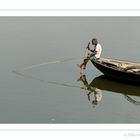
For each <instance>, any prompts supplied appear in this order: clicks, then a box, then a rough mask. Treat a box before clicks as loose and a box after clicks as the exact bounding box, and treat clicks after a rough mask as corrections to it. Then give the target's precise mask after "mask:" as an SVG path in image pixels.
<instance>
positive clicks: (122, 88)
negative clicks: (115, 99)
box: [90, 75, 140, 105]
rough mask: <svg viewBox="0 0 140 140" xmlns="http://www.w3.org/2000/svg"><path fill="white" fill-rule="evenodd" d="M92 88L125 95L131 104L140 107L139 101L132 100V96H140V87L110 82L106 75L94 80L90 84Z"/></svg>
mask: <svg viewBox="0 0 140 140" xmlns="http://www.w3.org/2000/svg"><path fill="white" fill-rule="evenodd" d="M90 86H93V87H96V88H99V89H101V90H106V91H110V92H114V93H120V94H123V95H124V96H125V98H126V99H127V100H128V101H130V102H131V103H133V104H135V105H140V102H139V101H136V100H134V99H133V98H132V96H140V87H139V86H137V85H130V84H126V83H120V82H117V81H113V80H108V79H107V77H106V76H105V75H102V76H99V77H96V78H95V79H93V81H92V82H91V83H90Z"/></svg>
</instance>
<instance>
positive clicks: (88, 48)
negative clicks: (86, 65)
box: [87, 42, 90, 50]
mask: <svg viewBox="0 0 140 140" xmlns="http://www.w3.org/2000/svg"><path fill="white" fill-rule="evenodd" d="M89 45H90V42H89V43H88V46H87V49H88V50H90V48H89Z"/></svg>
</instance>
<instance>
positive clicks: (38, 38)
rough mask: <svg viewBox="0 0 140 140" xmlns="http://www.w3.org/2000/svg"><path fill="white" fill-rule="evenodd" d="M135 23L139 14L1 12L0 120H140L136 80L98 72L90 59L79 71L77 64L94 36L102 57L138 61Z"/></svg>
mask: <svg viewBox="0 0 140 140" xmlns="http://www.w3.org/2000/svg"><path fill="white" fill-rule="evenodd" d="M139 25H140V18H139V17H0V64H1V68H0V69H1V72H0V123H140V117H139V116H140V105H139V101H140V94H139V93H140V87H139V86H135V85H127V84H123V83H118V82H115V81H109V80H108V79H104V78H101V77H99V76H100V75H102V74H101V73H100V72H99V71H98V70H97V69H96V68H95V67H94V66H93V65H92V64H91V63H90V62H89V63H88V65H87V69H86V71H85V72H84V75H80V72H79V69H78V68H77V67H76V64H77V63H80V62H81V61H82V58H83V55H84V51H85V47H86V45H87V44H88V42H89V41H90V40H91V39H92V38H94V37H95V38H97V39H98V40H99V42H100V44H101V45H102V48H103V52H102V57H110V58H116V59H124V60H131V61H136V62H139V61H140V60H139V55H140V48H139V47H140V42H139V40H140V29H139ZM80 76H81V77H80ZM78 79H79V81H78ZM89 86H90V89H89V88H88V87H89ZM95 91H97V94H98V95H97V94H95ZM95 95H97V96H98V97H97V96H95ZM95 98H98V102H96V101H95Z"/></svg>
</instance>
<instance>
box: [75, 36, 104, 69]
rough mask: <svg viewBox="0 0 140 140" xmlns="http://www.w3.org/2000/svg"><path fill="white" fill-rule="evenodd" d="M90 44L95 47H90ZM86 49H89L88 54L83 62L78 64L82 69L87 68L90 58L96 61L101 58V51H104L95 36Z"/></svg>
mask: <svg viewBox="0 0 140 140" xmlns="http://www.w3.org/2000/svg"><path fill="white" fill-rule="evenodd" d="M90 45H92V46H93V47H94V49H90V47H89V46H90ZM86 50H88V51H89V53H88V54H87V56H86V57H85V58H84V60H83V62H82V63H81V64H77V66H78V67H80V69H86V64H87V62H88V61H89V60H94V61H96V60H97V59H99V58H100V55H101V52H102V47H101V45H100V44H99V43H98V41H97V39H96V38H93V39H92V40H91V42H89V43H88V46H87V47H86Z"/></svg>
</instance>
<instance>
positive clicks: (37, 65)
mask: <svg viewBox="0 0 140 140" xmlns="http://www.w3.org/2000/svg"><path fill="white" fill-rule="evenodd" d="M76 59H78V58H68V59H62V60H55V61H49V62H44V63H41V64H35V65H31V66H28V67H25V68H23V70H29V69H32V68H37V67H41V66H44V65H48V64H57V63H64V62H68V61H73V60H76Z"/></svg>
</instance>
